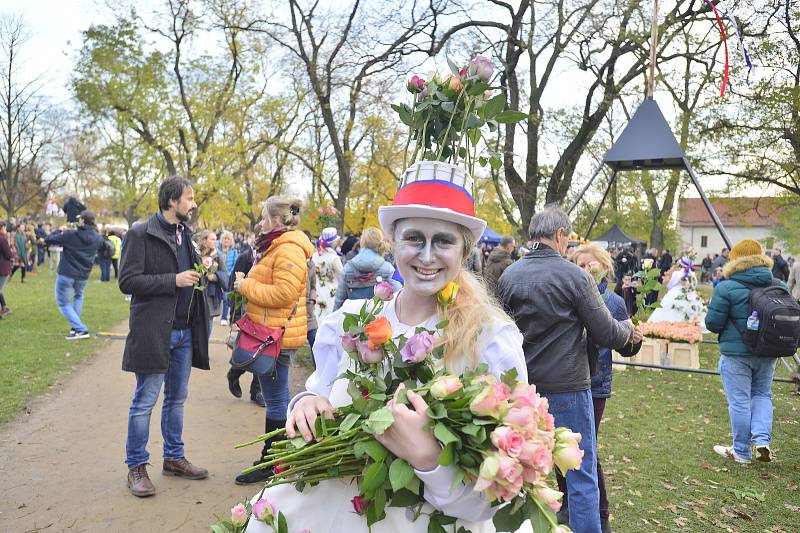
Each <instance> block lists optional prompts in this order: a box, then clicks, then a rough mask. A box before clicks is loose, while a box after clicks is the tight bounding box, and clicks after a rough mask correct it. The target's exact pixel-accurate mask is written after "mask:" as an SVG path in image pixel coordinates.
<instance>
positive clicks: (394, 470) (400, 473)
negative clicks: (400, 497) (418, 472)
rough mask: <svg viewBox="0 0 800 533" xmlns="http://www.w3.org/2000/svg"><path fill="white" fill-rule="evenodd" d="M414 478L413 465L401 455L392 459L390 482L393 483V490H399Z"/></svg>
mask: <svg viewBox="0 0 800 533" xmlns="http://www.w3.org/2000/svg"><path fill="white" fill-rule="evenodd" d="M412 479H414V469H413V468H412V467H411V465H409V464H408V463H407V462H405V461H404V460H402V459H400V458H399V457H398V458H397V459H395V460H394V461H392V464H391V466H389V482H390V483H391V484H392V490H394V491H398V490H400V489H403V488H405V487H406V485H408V484H409V483H411V480H412Z"/></svg>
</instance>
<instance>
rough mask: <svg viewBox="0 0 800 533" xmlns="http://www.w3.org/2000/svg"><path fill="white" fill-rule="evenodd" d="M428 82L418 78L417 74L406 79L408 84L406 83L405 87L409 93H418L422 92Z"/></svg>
mask: <svg viewBox="0 0 800 533" xmlns="http://www.w3.org/2000/svg"><path fill="white" fill-rule="evenodd" d="M427 84H428V82H426V81H425V80H424V79H422V78H420V77H419V76H417V75H414V76H411V79H410V80H408V84H407V85H406V89H408V92H410V93H412V94H413V93H418V92H422V90H423V89H424V88H425V86H426V85H427Z"/></svg>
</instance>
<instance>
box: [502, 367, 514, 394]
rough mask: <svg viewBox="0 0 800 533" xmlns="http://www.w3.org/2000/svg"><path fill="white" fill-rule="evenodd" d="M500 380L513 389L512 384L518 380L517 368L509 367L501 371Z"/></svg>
mask: <svg viewBox="0 0 800 533" xmlns="http://www.w3.org/2000/svg"><path fill="white" fill-rule="evenodd" d="M500 381H502V382H503V383H505V384H506V385H508V386H509V388H511V389H513V388H514V385H516V384H517V381H519V379H518V376H517V369H516V368H511V369H509V370H506V371H505V372H503V375H502V376H500Z"/></svg>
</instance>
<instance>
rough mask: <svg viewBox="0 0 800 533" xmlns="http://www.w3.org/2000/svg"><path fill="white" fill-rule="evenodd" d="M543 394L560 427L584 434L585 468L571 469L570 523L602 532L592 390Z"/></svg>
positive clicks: (581, 531) (585, 531)
mask: <svg viewBox="0 0 800 533" xmlns="http://www.w3.org/2000/svg"><path fill="white" fill-rule="evenodd" d="M542 396H544V397H545V398H547V401H548V403H549V405H550V413H552V415H553V418H555V424H556V427H561V426H564V427H568V428H570V429H572V431H574V432H576V433H580V434H581V442H580V448H581V450H583V461H581V468H580V470H570V471H569V472H567V488H568V490H569V492H568V495H567V504H568V505H569V527H570V528H572V531H574V532H575V533H600V511H599V507H600V491H599V490H598V488H597V441H596V439H595V434H594V405H593V404H592V393H591V391H589V390H585V391H578V392H555V393H546V394H544V393H543V394H542Z"/></svg>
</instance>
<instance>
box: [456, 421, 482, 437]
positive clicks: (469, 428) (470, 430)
mask: <svg viewBox="0 0 800 533" xmlns="http://www.w3.org/2000/svg"><path fill="white" fill-rule="evenodd" d="M480 430H481V428H479V427H478V426H476V425H475V424H467V425H466V426H464V427H462V428H461V432H462V433H466V434H467V435H472V436H473V437H474V436H475V435H477V434H478V431H480Z"/></svg>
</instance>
